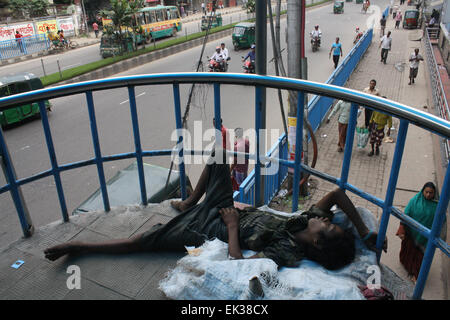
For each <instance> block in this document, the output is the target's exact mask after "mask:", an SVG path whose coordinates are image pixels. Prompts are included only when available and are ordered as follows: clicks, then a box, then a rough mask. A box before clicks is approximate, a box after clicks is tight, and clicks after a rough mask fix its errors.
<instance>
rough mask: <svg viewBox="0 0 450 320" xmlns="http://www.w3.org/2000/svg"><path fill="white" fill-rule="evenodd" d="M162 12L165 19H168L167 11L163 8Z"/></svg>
mask: <svg viewBox="0 0 450 320" xmlns="http://www.w3.org/2000/svg"><path fill="white" fill-rule="evenodd" d="M161 13H162V15H163V21H166V20H167V12H166V11H165V10H161Z"/></svg>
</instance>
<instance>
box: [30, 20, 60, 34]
mask: <svg viewBox="0 0 450 320" xmlns="http://www.w3.org/2000/svg"><path fill="white" fill-rule="evenodd" d="M35 25H36V33H47V27H49V29H50V31H51V32H54V33H56V32H58V25H57V22H56V20H55V19H52V20H44V21H36V22H35Z"/></svg>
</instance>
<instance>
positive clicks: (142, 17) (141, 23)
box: [138, 12, 145, 25]
mask: <svg viewBox="0 0 450 320" xmlns="http://www.w3.org/2000/svg"><path fill="white" fill-rule="evenodd" d="M138 21H139V24H140V25H143V24H145V16H144V13H143V12H139V13H138Z"/></svg>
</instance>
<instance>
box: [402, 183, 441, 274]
mask: <svg viewBox="0 0 450 320" xmlns="http://www.w3.org/2000/svg"><path fill="white" fill-rule="evenodd" d="M437 204H438V203H437V200H436V186H435V185H434V183H432V182H427V183H426V184H425V185H424V186H423V188H422V190H421V191H420V192H419V193H417V194H416V195H415V196H414V197H413V198H412V199H411V200H409V202H408V205H407V206H406V208H405V214H406V215H408V216H409V217H411V218H413V219H414V220H416V221H417V222H419V223H420V224H422V225H423V226H425V227H427V228H429V229H431V226H432V224H433V219H434V214H435V212H436V207H437ZM396 235H397V236H398V237H399V238H400V239H401V240H402V244H401V249H400V262H401V263H402V265H403V266H404V267H405V269H406V271H408V276H409V277H410V278H411V280H412V281H413V282H416V280H417V277H418V276H419V271H420V266H421V265H422V260H423V254H424V252H425V248H426V246H427V241H428V240H427V238H426V237H424V236H422V235H421V234H420V233H419V232H418V231H416V230H413V229H411V228H409V227H408V226H406V225H404V224H403V223H400V227H399V228H398V230H397V234H396Z"/></svg>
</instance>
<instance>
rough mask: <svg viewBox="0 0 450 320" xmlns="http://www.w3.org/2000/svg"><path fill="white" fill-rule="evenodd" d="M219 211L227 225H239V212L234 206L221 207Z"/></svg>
mask: <svg viewBox="0 0 450 320" xmlns="http://www.w3.org/2000/svg"><path fill="white" fill-rule="evenodd" d="M219 213H220V215H221V216H222V220H223V222H224V223H225V225H226V226H227V227H235V226H238V225H239V213H238V212H237V210H236V209H235V208H234V207H230V208H222V209H220V210H219Z"/></svg>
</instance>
